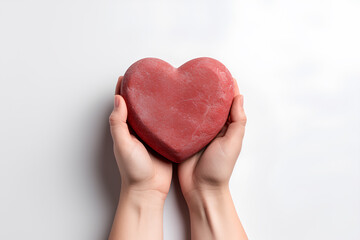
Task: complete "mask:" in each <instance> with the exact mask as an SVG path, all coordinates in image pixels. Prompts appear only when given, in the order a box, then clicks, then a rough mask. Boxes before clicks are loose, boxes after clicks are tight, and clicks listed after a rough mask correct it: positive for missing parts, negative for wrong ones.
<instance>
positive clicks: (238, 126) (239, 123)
mask: <svg viewBox="0 0 360 240" xmlns="http://www.w3.org/2000/svg"><path fill="white" fill-rule="evenodd" d="M243 105H244V96H243V95H240V94H239V95H236V96H235V97H234V99H233V104H232V106H231V110H230V124H229V126H228V128H227V130H226V133H225V136H224V140H225V141H228V142H229V145H230V146H234V145H241V143H242V139H243V137H244V134H245V125H246V121H247V120H246V115H245V111H244V107H243Z"/></svg>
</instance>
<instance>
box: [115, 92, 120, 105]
mask: <svg viewBox="0 0 360 240" xmlns="http://www.w3.org/2000/svg"><path fill="white" fill-rule="evenodd" d="M114 106H115V108H118V107H119V106H120V97H118V96H117V95H115V99H114Z"/></svg>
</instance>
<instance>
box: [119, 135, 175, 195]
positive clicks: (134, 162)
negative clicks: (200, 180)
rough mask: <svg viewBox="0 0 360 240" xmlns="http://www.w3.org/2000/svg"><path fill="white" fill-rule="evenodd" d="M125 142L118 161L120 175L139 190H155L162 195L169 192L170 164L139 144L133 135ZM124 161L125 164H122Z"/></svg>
mask: <svg viewBox="0 0 360 240" xmlns="http://www.w3.org/2000/svg"><path fill="white" fill-rule="evenodd" d="M130 136H131V138H130V139H128V140H127V141H126V145H127V147H124V146H123V147H122V149H123V150H124V151H123V152H122V154H121V157H119V158H118V157H117V159H119V161H118V165H119V168H120V172H121V174H124V175H126V179H129V180H130V181H131V184H132V185H134V186H141V187H140V190H157V191H159V192H162V193H167V192H168V191H169V186H170V182H171V177H172V164H171V163H170V162H168V161H165V160H164V159H162V157H161V156H159V155H157V154H156V153H155V152H153V150H151V149H150V148H147V147H145V145H144V144H143V143H142V142H140V141H139V140H138V139H137V138H136V137H135V136H134V135H130ZM124 161H126V162H124Z"/></svg>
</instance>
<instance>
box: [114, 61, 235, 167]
mask: <svg viewBox="0 0 360 240" xmlns="http://www.w3.org/2000/svg"><path fill="white" fill-rule="evenodd" d="M120 94H121V95H122V96H123V98H124V99H125V102H126V105H127V108H128V120H127V121H128V123H129V124H130V126H131V127H132V128H133V130H134V131H135V133H136V134H137V135H138V136H139V137H140V138H141V139H142V140H143V141H144V142H145V143H146V144H147V145H149V146H150V147H151V148H152V149H154V150H155V151H156V152H158V153H159V154H161V155H162V156H164V157H165V158H167V159H169V160H171V161H173V162H177V163H180V162H182V161H184V160H186V159H187V158H189V157H190V156H192V155H193V154H195V153H196V152H198V151H200V150H201V149H202V148H203V147H205V146H206V145H207V144H208V143H209V142H211V140H212V139H214V137H215V136H216V135H217V134H218V133H219V131H220V130H221V128H222V127H223V126H224V124H225V123H226V120H227V118H228V115H229V111H230V107H231V103H232V99H233V97H234V82H233V79H232V76H231V74H230V72H229V71H228V69H227V68H226V67H225V66H224V65H223V64H222V63H220V62H219V61H217V60H215V59H212V58H207V57H202V58H196V59H193V60H190V61H188V62H186V63H185V64H183V65H182V66H180V67H179V68H174V67H173V66H171V65H170V64H169V63H167V62H165V61H163V60H161V59H157V58H144V59H141V60H139V61H137V62H135V63H134V64H132V65H131V66H130V67H129V68H128V70H127V71H126V73H125V74H124V78H123V80H122V82H121V89H120Z"/></svg>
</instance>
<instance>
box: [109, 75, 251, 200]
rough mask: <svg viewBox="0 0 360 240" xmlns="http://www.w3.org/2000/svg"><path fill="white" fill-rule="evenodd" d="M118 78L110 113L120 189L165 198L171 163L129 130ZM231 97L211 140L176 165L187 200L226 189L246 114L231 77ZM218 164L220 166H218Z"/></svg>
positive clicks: (238, 149)
mask: <svg viewBox="0 0 360 240" xmlns="http://www.w3.org/2000/svg"><path fill="white" fill-rule="evenodd" d="M121 80H122V77H120V78H119V80H118V83H117V86H116V92H115V100H114V110H113V112H112V113H111V115H110V118H109V121H110V129H111V135H112V137H113V141H114V154H115V158H116V162H117V165H118V167H119V170H120V175H121V180H122V188H121V191H122V192H123V191H125V192H129V191H135V192H140V193H146V194H151V195H154V196H156V197H159V198H161V199H163V200H165V198H166V196H167V194H168V192H169V189H170V184H171V179H172V168H173V164H172V163H171V162H170V161H167V160H166V159H164V158H163V157H161V156H160V155H158V154H156V153H155V152H154V151H153V150H151V149H148V147H146V146H145V145H144V144H142V143H141V142H140V141H139V140H138V139H137V138H136V137H135V136H134V135H133V134H132V133H131V129H129V127H128V125H127V123H126V119H127V108H126V103H125V100H124V99H123V97H122V96H120V95H119V94H120V84H121ZM234 86H235V88H234V99H233V103H232V106H231V110H230V115H229V118H228V121H227V122H226V124H225V125H224V127H223V128H222V129H221V131H220V132H219V133H218V135H217V136H216V138H215V139H213V140H212V142H211V143H210V144H209V145H207V146H206V147H204V148H203V149H202V150H200V151H199V152H198V153H196V154H195V155H193V156H192V157H190V158H189V159H187V160H186V161H184V162H183V163H180V164H179V165H178V177H179V183H180V186H181V190H182V193H183V195H184V198H185V200H186V201H187V202H188V204H189V202H190V201H191V199H192V198H197V196H201V195H202V193H203V192H206V191H220V192H221V191H222V190H224V189H227V188H228V184H229V180H230V176H231V173H232V171H233V168H234V165H235V162H236V160H237V157H238V156H239V154H240V150H241V146H242V140H243V136H244V132H245V125H246V115H245V112H244V108H243V96H242V95H240V93H239V89H238V86H237V83H236V80H235V79H234ZM219 165H220V166H219Z"/></svg>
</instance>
